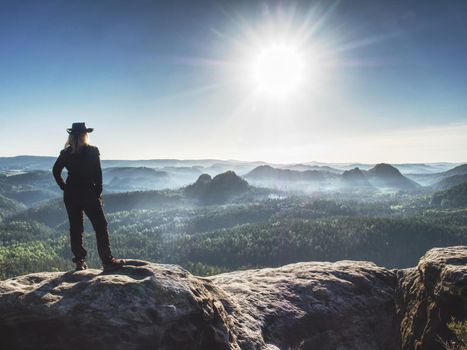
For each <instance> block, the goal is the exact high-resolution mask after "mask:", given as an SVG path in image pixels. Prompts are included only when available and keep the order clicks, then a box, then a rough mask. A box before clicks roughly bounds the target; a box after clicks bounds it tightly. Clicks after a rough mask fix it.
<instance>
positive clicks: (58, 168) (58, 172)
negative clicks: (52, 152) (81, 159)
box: [52, 152, 65, 190]
mask: <svg viewBox="0 0 467 350" xmlns="http://www.w3.org/2000/svg"><path fill="white" fill-rule="evenodd" d="M64 167H65V156H64V154H63V152H60V155H59V156H58V158H57V160H56V161H55V164H54V166H53V168H52V173H53V175H54V178H55V182H56V183H57V185H58V186H59V187H60V188H61V189H62V190H64V189H65V181H63V178H62V170H63V168H64Z"/></svg>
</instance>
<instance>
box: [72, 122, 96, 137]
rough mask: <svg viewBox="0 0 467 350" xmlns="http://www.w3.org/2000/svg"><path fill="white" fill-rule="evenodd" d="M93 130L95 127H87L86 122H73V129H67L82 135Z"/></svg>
mask: <svg viewBox="0 0 467 350" xmlns="http://www.w3.org/2000/svg"><path fill="white" fill-rule="evenodd" d="M93 130H94V129H93V128H86V123H73V124H72V125H71V129H66V131H67V132H68V133H69V134H72V135H81V134H85V133H87V132H92V131H93Z"/></svg>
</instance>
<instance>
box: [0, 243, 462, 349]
mask: <svg viewBox="0 0 467 350" xmlns="http://www.w3.org/2000/svg"><path fill="white" fill-rule="evenodd" d="M466 286H467V247H465V246H458V247H448V248H436V249H432V250H430V251H429V252H427V254H426V255H425V256H424V257H423V258H422V259H421V260H420V263H419V264H418V266H417V267H414V268H411V269H404V270H390V269H385V268H382V267H378V266H376V265H375V264H373V263H370V262H360V261H339V262H335V263H327V262H304V263H296V264H291V265H286V266H283V267H279V268H265V269H255V270H246V271H236V272H231V273H225V274H221V275H216V276H212V277H209V278H201V277H196V276H193V275H191V274H190V273H189V272H187V271H185V270H183V269H182V268H180V267H178V266H175V265H162V264H155V263H150V262H145V261H140V260H130V261H129V262H128V265H126V266H125V267H124V268H123V269H122V270H120V271H118V272H116V273H112V274H103V273H102V272H101V271H100V270H93V269H90V270H85V271H79V272H74V271H72V272H65V273H63V272H43V273H34V274H29V275H25V276H19V277H15V278H11V279H8V280H5V281H0V315H1V317H0V334H1V337H0V349H50V350H54V349H57V350H58V349H87V350H92V349H99V350H102V349H116V350H118V349H122V350H123V349H125V350H132V349H134V350H140V349H141V350H143V349H145V350H146V349H177V350H184V349H186V350H188V349H199V350H210V349H264V350H266V349H268V350H273V349H320V350H328V349H329V350H331V349H333V350H335V349H346V350H347V349H359V350H366V349H368V350H375V349H382V350H386V349H388V350H389V349H391V350H392V349H403V350H406V349H407V350H408V349H411V350H412V349H418V350H420V349H429V350H432V349H442V347H441V345H440V343H439V341H438V337H441V338H443V339H449V337H450V336H451V334H450V333H449V330H448V329H447V328H446V323H447V322H448V321H449V320H450V318H451V317H452V316H454V317H456V318H457V319H459V320H463V319H465V318H466V314H467V287H466Z"/></svg>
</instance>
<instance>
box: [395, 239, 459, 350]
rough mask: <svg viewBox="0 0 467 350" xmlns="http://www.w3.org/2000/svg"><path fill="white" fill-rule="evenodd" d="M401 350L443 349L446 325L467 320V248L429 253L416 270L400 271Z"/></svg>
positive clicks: (444, 249) (447, 333)
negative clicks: (450, 322) (442, 343)
mask: <svg viewBox="0 0 467 350" xmlns="http://www.w3.org/2000/svg"><path fill="white" fill-rule="evenodd" d="M398 281H399V285H398V298H397V300H396V303H397V307H398V313H399V316H400V318H401V327H400V328H401V342H402V349H414V350H420V349H426V350H438V349H442V347H441V343H440V339H443V340H446V339H449V338H450V337H451V334H450V332H449V330H448V329H447V327H446V324H447V323H448V322H449V321H450V320H451V318H452V317H454V318H455V319H457V320H465V319H466V317H467V247H465V246H464V247H448V248H438V249H432V250H430V251H428V253H427V254H425V256H424V257H423V258H422V259H421V260H420V262H419V264H418V266H417V268H413V269H407V270H400V271H398Z"/></svg>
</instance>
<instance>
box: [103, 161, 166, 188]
mask: <svg viewBox="0 0 467 350" xmlns="http://www.w3.org/2000/svg"><path fill="white" fill-rule="evenodd" d="M103 177H104V184H105V185H106V189H107V190H108V191H119V192H121V191H125V192H126V191H135V190H140V191H141V190H156V189H162V188H167V187H168V180H169V174H168V173H167V172H166V171H159V170H155V169H153V168H147V167H111V168H104V170H103Z"/></svg>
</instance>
